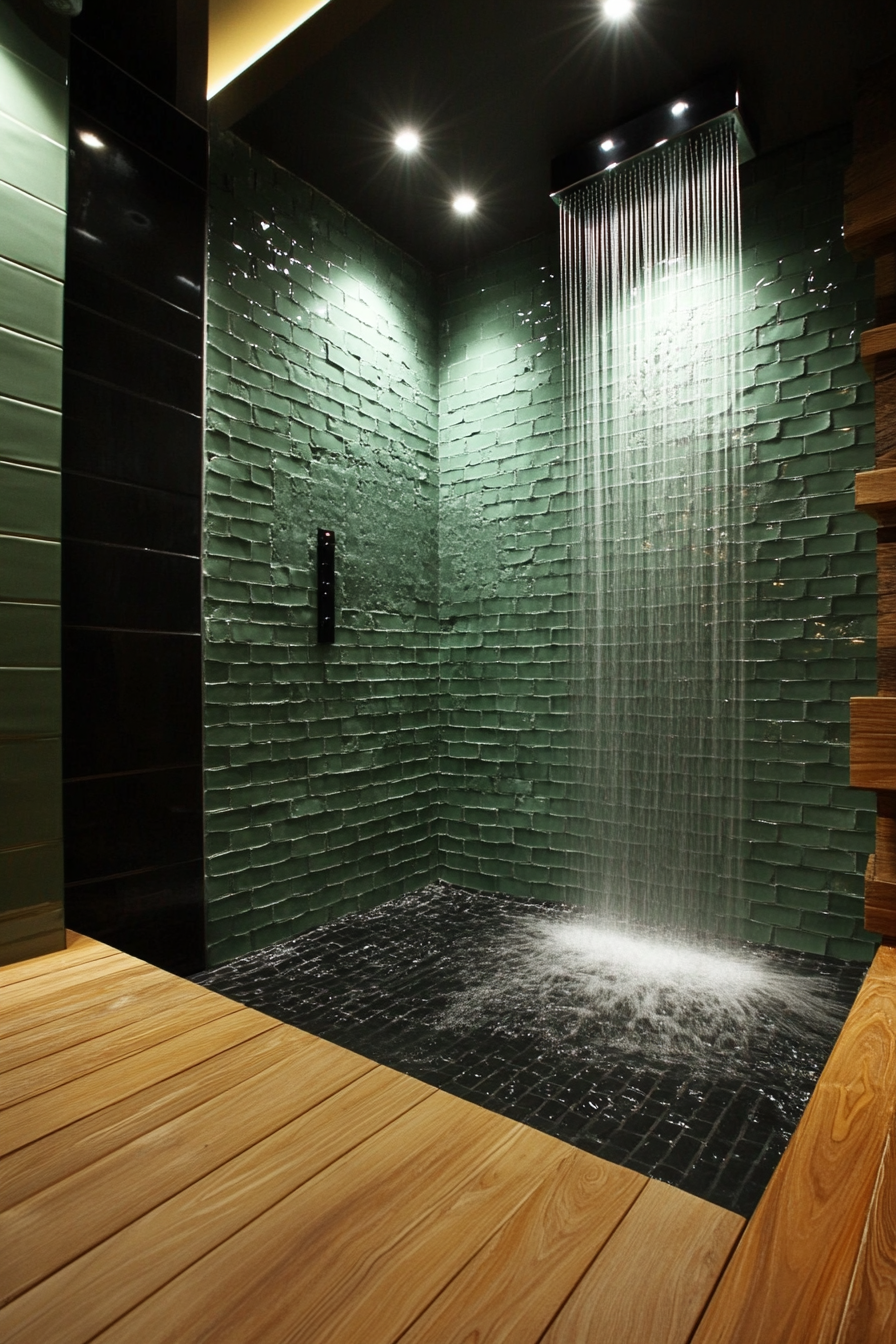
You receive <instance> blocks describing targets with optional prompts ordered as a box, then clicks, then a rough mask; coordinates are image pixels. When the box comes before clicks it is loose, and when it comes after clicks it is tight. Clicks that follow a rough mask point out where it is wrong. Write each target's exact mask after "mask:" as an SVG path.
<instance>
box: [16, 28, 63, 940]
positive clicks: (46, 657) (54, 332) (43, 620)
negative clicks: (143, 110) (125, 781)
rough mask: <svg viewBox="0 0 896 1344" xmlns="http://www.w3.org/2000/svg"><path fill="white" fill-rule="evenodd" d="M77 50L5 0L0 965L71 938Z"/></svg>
mask: <svg viewBox="0 0 896 1344" xmlns="http://www.w3.org/2000/svg"><path fill="white" fill-rule="evenodd" d="M67 144H68V90H67V87H66V63H65V60H64V59H63V58H62V57H61V56H59V55H57V54H56V52H54V51H52V50H51V49H50V48H49V47H47V46H46V45H45V44H44V43H43V42H42V41H40V40H39V39H38V38H37V37H36V36H35V35H34V34H33V33H32V32H31V31H30V30H29V29H28V28H27V27H26V26H25V25H24V24H23V23H22V21H21V20H20V19H19V18H18V16H17V15H16V14H15V13H14V12H13V11H12V9H11V8H10V7H9V6H8V5H6V4H5V3H0V963H2V962H5V961H16V960H19V959H21V958H25V957H32V956H37V955H39V954H41V953H44V952H51V951H54V950H56V949H57V948H59V947H61V946H63V942H64V936H65V935H64V923H63V910H62V760H61V737H60V734H61V717H62V714H61V678H60V636H59V602H60V570H59V549H60V544H59V537H60V465H61V463H60V448H61V419H62V417H61V414H60V407H61V399H62V292H63V276H64V257H65V191H66V161H67Z"/></svg>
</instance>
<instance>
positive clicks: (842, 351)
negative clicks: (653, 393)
mask: <svg viewBox="0 0 896 1344" xmlns="http://www.w3.org/2000/svg"><path fill="white" fill-rule="evenodd" d="M850 153H851V149H850V137H849V133H848V130H847V129H845V128H844V129H841V130H837V131H834V132H830V133H828V134H825V135H822V136H818V137H814V138H813V139H810V140H807V141H804V142H801V143H800V144H798V145H795V146H792V147H790V148H788V149H784V150H782V151H779V152H778V153H775V154H772V155H768V156H766V157H763V158H760V159H757V160H755V161H754V162H753V163H750V164H748V165H746V167H745V168H744V171H743V224H744V274H745V287H746V290H747V293H748V296H751V301H752V304H753V316H752V321H751V323H750V325H751V326H752V327H753V329H754V331H755V339H754V340H753V342H752V345H751V347H750V348H749V349H748V351H747V358H746V366H747V369H746V378H747V381H746V387H747V392H746V399H747V405H748V408H749V418H750V422H751V423H750V425H749V428H748V431H747V433H748V439H749V440H750V442H751V446H752V447H751V461H750V465H749V467H748V469H747V504H748V527H747V544H748V553H747V576H748V617H749V620H750V632H749V639H750V646H749V660H750V661H749V674H750V682H749V688H748V692H749V696H750V709H749V724H750V732H749V741H748V744H747V749H748V755H749V757H750V765H751V778H750V781H749V784H748V790H749V796H750V799H751V805H752V820H751V822H750V828H749V841H750V846H749V850H750V857H749V860H748V874H747V877H748V896H749V897H750V901H749V910H748V912H747V914H746V918H745V919H744V921H743V922H742V924H741V932H742V933H743V934H744V936H746V937H749V938H751V939H755V940H757V941H759V942H774V943H775V944H776V945H778V946H781V947H790V948H796V949H800V950H804V951H808V952H818V953H824V952H827V953H829V954H830V955H833V956H839V957H844V958H866V957H867V956H868V955H869V953H870V950H871V949H872V947H873V945H874V942H875V939H874V938H873V936H872V935H870V934H865V933H864V930H863V924H862V914H863V906H862V890H863V878H862V874H863V872H864V867H865V858H866V856H867V854H868V853H870V851H871V850H872V849H873V847H874V796H873V794H869V793H866V792H862V791H859V790H856V789H851V788H849V785H848V780H849V765H848V740H849V697H850V696H852V695H873V694H874V691H875V631H876V623H875V615H876V601H875V594H876V573H875V554H874V548H875V524H874V522H873V520H872V519H870V518H868V517H866V516H865V515H864V514H861V513H857V512H856V511H855V509H854V507H853V482H854V479H855V473H856V471H860V470H864V469H866V468H870V467H872V466H873V465H874V405H873V396H872V388H871V385H870V383H869V381H868V378H867V376H866V374H865V371H864V369H863V367H862V364H861V361H860V359H859V333H860V331H861V329H862V328H863V327H864V326H867V325H868V323H869V322H871V321H872V319H873V304H874V299H873V271H872V268H871V264H870V263H867V264H860V265H857V264H856V262H855V261H854V260H853V258H852V257H851V256H850V255H849V254H848V253H847V252H846V250H845V249H844V246H843V241H842V224H843V172H844V170H845V168H846V166H847V164H848V162H849V159H850Z"/></svg>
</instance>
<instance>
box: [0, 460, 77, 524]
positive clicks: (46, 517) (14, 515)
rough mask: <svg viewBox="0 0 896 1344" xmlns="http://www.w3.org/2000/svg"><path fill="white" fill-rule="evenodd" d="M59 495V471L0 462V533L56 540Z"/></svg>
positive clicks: (60, 490)
mask: <svg viewBox="0 0 896 1344" xmlns="http://www.w3.org/2000/svg"><path fill="white" fill-rule="evenodd" d="M61 495H62V476H61V474H60V472H58V471H45V470H44V469H43V468H42V467H20V466H16V465H14V464H12V463H7V462H0V532H5V533H7V534H13V535H19V536H26V537H41V538H46V539H50V540H55V539H56V538H57V537H58V536H59V533H60V526H61Z"/></svg>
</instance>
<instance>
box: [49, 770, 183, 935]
mask: <svg viewBox="0 0 896 1344" xmlns="http://www.w3.org/2000/svg"><path fill="white" fill-rule="evenodd" d="M63 796H64V803H63V806H64V808H65V880H66V883H67V884H68V883H73V882H84V881H86V880H88V879H93V878H101V877H114V876H115V875H116V874H119V873H133V872H136V871H137V870H139V869H149V868H160V867H166V866H167V865H169V864H172V863H184V862H186V861H188V860H192V859H195V858H196V857H197V856H196V829H197V826H198V827H201V825H202V770H201V767H200V766H199V765H191V766H182V767H181V768H180V769H173V770H147V771H144V772H143V773H141V774H122V775H109V776H105V777H100V778H97V779H78V780H68V781H66V782H65V784H64V785H63ZM79 932H82V933H83V932H84V930H83V929H81V930H79Z"/></svg>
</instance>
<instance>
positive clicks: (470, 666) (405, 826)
mask: <svg viewBox="0 0 896 1344" xmlns="http://www.w3.org/2000/svg"><path fill="white" fill-rule="evenodd" d="M848 158H849V141H848V136H847V135H846V134H845V133H844V132H841V131H838V132H834V133H831V134H828V135H825V136H822V137H818V138H816V139H813V140H810V141H808V142H806V143H805V144H802V145H799V146H796V147H795V148H791V149H788V150H786V151H783V152H780V153H777V154H775V155H770V156H766V157H763V158H760V159H758V160H756V161H755V162H754V163H753V164H751V165H748V166H747V168H746V169H745V170H744V249H745V279H746V285H747V291H748V302H749V305H750V308H751V313H752V317H751V319H750V323H749V328H750V336H749V341H748V346H749V348H748V353H747V359H746V380H747V399H748V408H749V428H748V436H747V437H748V441H749V458H750V463H749V467H748V498H747V506H748V517H749V523H748V561H747V581H748V598H749V617H750V631H749V636H750V643H749V669H748V671H749V688H750V701H749V712H748V720H749V722H748V744H747V746H748V757H749V773H750V780H749V794H750V797H749V807H750V820H749V834H748V837H747V840H748V849H749V853H748V858H747V870H748V883H747V888H746V893H745V898H744V902H743V906H742V909H741V916H740V919H739V922H738V926H737V931H738V932H739V933H741V934H742V935H743V936H745V937H748V938H751V939H756V940H759V941H763V942H773V943H775V944H777V945H780V946H787V947H796V948H806V949H808V950H811V951H818V952H824V951H827V952H828V953H831V954H833V955H837V956H843V957H866V956H867V955H868V953H869V950H870V947H871V942H870V940H869V939H867V938H866V936H865V935H863V933H862V929H861V885H862V882H861V871H862V869H863V868H864V859H865V854H866V853H867V852H868V850H869V848H870V846H871V839H872V834H873V814H872V806H873V799H872V798H871V796H870V795H866V794H861V793H857V792H855V791H852V790H850V789H849V788H848V783H847V778H848V771H847V760H846V719H847V705H848V697H849V696H850V694H867V693H873V690H874V680H873V678H874V643H873V637H874V611H875V596H874V556H873V545H874V532H873V527H872V526H870V525H869V524H868V522H867V520H865V519H864V518H863V517H862V516H861V515H857V514H856V513H855V512H854V510H853V507H852V480H853V474H854V472H855V471H856V470H857V469H861V468H863V467H866V466H870V465H871V462H872V456H873V453H872V439H871V409H872V408H871V400H870V389H869V387H868V384H867V382H866V379H865V376H864V374H863V372H862V369H861V365H860V363H859V361H858V357H857V337H858V332H859V330H860V328H861V326H862V325H863V324H864V323H866V322H867V321H869V320H870V318H871V306H870V305H871V275H870V268H869V267H868V266H867V265H863V266H856V265H855V263H854V262H853V261H852V260H851V259H850V258H848V257H847V256H846V254H845V253H844V251H843V248H842V243H841V231H840V226H841V209H842V205H841V200H842V197H841V192H842V172H843V168H844V166H845V164H846V162H847V160H848ZM213 183H214V186H213V196H212V210H213V214H212V232H211V260H210V267H211V284H210V308H209V319H210V320H209V332H210V336H209V339H210V345H209V440H208V442H209V452H208V485H207V527H208V544H207V546H208V549H207V559H206V568H207V600H206V614H207V638H208V643H207V647H208V665H207V666H208V688H207V713H206V717H207V748H206V750H207V790H208V791H207V805H208V810H209V814H208V828H209V855H210V858H209V912H210V929H211V941H212V947H211V958H212V960H213V961H216V962H217V961H222V960H224V959H226V958H227V957H230V956H233V955H235V954H236V953H238V952H241V951H243V950H246V949H248V948H249V947H255V946H260V945H263V944H265V943H267V942H270V941H273V940H275V939H279V938H283V937H287V936H289V935H290V934H291V933H294V932H296V931H298V930H299V929H301V928H303V927H306V926H307V925H308V924H311V923H316V922H320V921H321V920H323V919H325V918H328V917H331V916H333V915H335V914H339V913H341V912H342V911H344V910H349V909H356V908H358V907H359V906H360V905H362V904H365V903H368V902H370V903H372V902H374V901H377V900H381V899H384V898H386V897H388V896H390V895H393V894H395V893H397V892H399V891H407V890H411V889H413V887H414V886H415V885H419V884H420V883H421V882H422V881H423V880H425V879H427V878H431V877H434V876H441V877H444V878H446V879H448V880H451V881H454V882H459V883H465V884H468V885H471V886H475V887H479V888H484V889H489V890H495V891H498V890H501V891H505V892H510V893H514V894H518V895H522V896H527V897H532V898H537V899H556V898H558V897H561V898H562V897H563V896H564V895H565V894H566V891H567V884H568V882H569V881H570V878H571V866H570V860H569V850H570V832H571V830H572V828H573V823H572V822H571V820H570V817H571V815H572V804H571V801H570V800H571V798H572V796H573V794H574V787H571V784H572V781H571V778H570V764H569V758H568V753H569V748H570V746H571V743H570V740H569V737H568V727H567V725H568V699H567V696H568V685H567V673H568V649H569V624H568V622H569V606H568V598H567V594H568V592H569V586H570V556H569V547H570V541H571V534H570V530H569V517H568V510H569V504H570V498H569V489H568V486H569V482H568V477H567V464H566V458H565V454H564V452H563V433H562V421H561V415H562V386H561V367H560V357H561V339H560V312H559V276H558V240H557V236H556V235H555V234H551V235H548V236H545V237H542V238H538V239H534V240H531V241H529V242H526V243H524V244H521V245H520V246H518V247H516V248H513V249H511V250H510V251H508V252H505V253H503V254H500V255H497V256H493V257H490V258H488V259H487V260H486V261H484V262H483V263H481V264H479V265H477V266H474V267H471V268H468V269H465V270H463V271H461V272H457V273H454V274H451V275H449V276H446V277H443V278H442V279H441V280H440V281H439V282H438V285H437V286H435V287H434V285H433V283H432V281H431V280H430V278H429V277H427V276H426V274H425V273H424V272H423V271H422V270H421V269H420V268H419V267H417V266H415V265H414V264H412V263H410V262H409V261H408V260H407V259H406V258H403V257H402V256H401V255H400V254H399V253H397V252H396V251H394V250H393V249H392V248H390V247H388V246H387V245H386V244H385V243H383V242H382V241H381V240H379V239H377V238H376V237H375V236H374V235H372V234H371V233H370V232H369V231H367V230H366V229H365V228H364V227H363V226H361V225H360V224H359V223H358V222H357V221H355V220H353V219H352V218H351V217H349V216H347V215H345V214H344V213H343V212H342V211H341V210H339V209H338V207H336V206H334V205H332V203H330V202H328V201H326V200H324V199H323V198H321V197H320V196H319V195H317V194H316V193H314V192H313V191H311V190H310V189H309V188H307V187H305V186H304V185H303V184H302V183H300V182H298V181H297V180H296V179H295V178H293V177H291V176H289V175H288V174H286V173H284V172H281V171H279V170H277V169H275V168H274V166H273V165H271V164H269V163H267V162H266V161H265V160H263V159H261V158H259V157H257V156H253V155H250V153H249V151H248V150H246V149H245V148H244V147H243V146H241V145H240V143H239V142H238V141H236V140H234V139H232V138H229V137H223V138H221V139H220V140H219V141H218V142H217V144H216V146H215V149H214V153H213ZM436 317H438V342H437V343H436V340H435V336H434V322H435V319H436ZM437 431H438V434H437ZM437 449H438V452H437ZM319 525H322V526H332V527H334V528H335V529H336V531H337V534H338V536H339V543H340V551H339V555H340V564H339V578H340V593H341V598H340V606H341V609H340V617H339V621H340V639H339V641H338V642H337V644H336V645H335V646H334V647H333V648H332V649H321V648H320V647H318V646H317V645H316V643H315V636H314V600H313V571H314V558H313V539H314V530H315V528H316V527H317V526H319Z"/></svg>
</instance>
